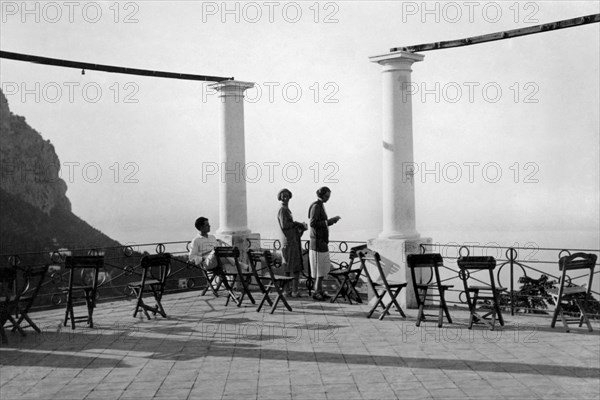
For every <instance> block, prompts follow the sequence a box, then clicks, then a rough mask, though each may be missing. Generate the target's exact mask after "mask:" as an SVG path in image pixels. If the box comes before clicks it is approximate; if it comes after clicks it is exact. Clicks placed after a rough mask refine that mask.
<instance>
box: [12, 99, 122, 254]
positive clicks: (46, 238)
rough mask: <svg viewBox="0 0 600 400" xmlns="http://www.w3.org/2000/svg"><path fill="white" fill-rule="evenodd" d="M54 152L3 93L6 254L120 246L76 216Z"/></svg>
mask: <svg viewBox="0 0 600 400" xmlns="http://www.w3.org/2000/svg"><path fill="white" fill-rule="evenodd" d="M59 172H60V161H59V159H58V156H57V155H56V152H55V151H54V146H53V145H52V144H51V143H50V141H48V140H44V139H43V138H42V135H41V134H40V133H38V132H37V131H36V130H35V129H33V128H32V127H30V126H29V125H28V124H27V122H26V121H25V118H24V117H22V116H18V115H15V114H13V113H12V112H11V111H10V109H9V106H8V101H7V100H6V97H5V96H4V93H2V92H1V91H0V178H1V179H0V234H1V235H0V252H1V253H6V252H15V251H42V250H44V251H45V250H47V249H56V248H59V247H73V246H77V247H104V246H114V245H118V243H117V242H116V241H114V240H112V239H110V238H109V237H108V236H106V235H104V234H103V233H102V232H100V231H98V230H96V229H95V228H93V227H91V226H90V225H89V224H87V223H86V222H85V221H83V220H81V219H80V218H79V217H77V216H76V215H74V214H73V213H72V212H71V202H70V201H69V199H68V198H67V196H66V192H67V184H66V183H65V182H64V181H63V180H62V179H61V178H60V174H59Z"/></svg>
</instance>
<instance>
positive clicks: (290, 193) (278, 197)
mask: <svg viewBox="0 0 600 400" xmlns="http://www.w3.org/2000/svg"><path fill="white" fill-rule="evenodd" d="M285 192H287V193H288V194H289V195H290V199H291V198H292V192H290V191H289V189H285V188H284V189H281V190H280V191H279V193H277V200H279V201H281V195H282V194H284V193H285Z"/></svg>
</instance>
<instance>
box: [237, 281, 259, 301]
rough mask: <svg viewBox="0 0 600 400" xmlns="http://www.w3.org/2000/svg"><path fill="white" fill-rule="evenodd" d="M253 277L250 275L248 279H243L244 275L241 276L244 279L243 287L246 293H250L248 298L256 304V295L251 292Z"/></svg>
mask: <svg viewBox="0 0 600 400" xmlns="http://www.w3.org/2000/svg"><path fill="white" fill-rule="evenodd" d="M251 279H252V276H248V278H247V279H243V277H240V280H241V281H242V288H243V291H244V293H246V294H247V295H248V299H249V300H250V302H251V303H252V304H256V301H255V300H254V297H252V293H251V292H250V280H251Z"/></svg>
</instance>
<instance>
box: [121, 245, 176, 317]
mask: <svg viewBox="0 0 600 400" xmlns="http://www.w3.org/2000/svg"><path fill="white" fill-rule="evenodd" d="M140 265H141V267H142V280H141V281H136V282H130V283H129V284H128V285H127V287H128V288H129V289H131V290H132V291H133V293H135V296H136V297H137V302H136V305H135V311H134V312H133V318H135V317H136V316H137V313H138V312H139V310H142V311H143V312H144V314H145V315H146V318H148V319H150V314H149V313H148V311H150V312H152V314H153V315H156V314H160V315H162V317H163V318H167V313H166V312H165V309H164V308H163V306H162V303H161V300H162V296H163V293H164V291H165V285H166V283H167V278H168V277H169V274H170V273H171V254H170V253H162V254H153V255H147V256H143V257H142V260H141V261H140ZM147 289H150V291H152V296H153V297H154V300H155V301H156V303H155V304H154V305H153V306H150V305H148V304H146V303H145V302H144V297H143V296H144V293H145V292H147Z"/></svg>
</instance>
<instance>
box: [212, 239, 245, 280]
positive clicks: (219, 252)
mask: <svg viewBox="0 0 600 400" xmlns="http://www.w3.org/2000/svg"><path fill="white" fill-rule="evenodd" d="M215 257H217V265H218V266H219V268H220V269H222V270H224V268H223V260H222V259H223V258H232V259H233V261H234V263H235V269H236V270H237V273H238V274H240V275H241V274H242V272H243V271H242V267H241V265H240V260H239V259H240V250H239V249H238V248H237V247H229V246H221V247H215Z"/></svg>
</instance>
